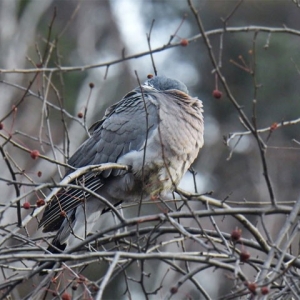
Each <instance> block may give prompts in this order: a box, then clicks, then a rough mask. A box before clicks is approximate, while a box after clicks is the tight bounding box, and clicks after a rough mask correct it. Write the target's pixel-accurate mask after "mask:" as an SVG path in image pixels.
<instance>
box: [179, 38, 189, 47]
mask: <svg viewBox="0 0 300 300" xmlns="http://www.w3.org/2000/svg"><path fill="white" fill-rule="evenodd" d="M188 44H189V41H188V40H187V39H182V40H181V41H180V45H181V46H183V47H186V46H187V45H188Z"/></svg>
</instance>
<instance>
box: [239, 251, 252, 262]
mask: <svg viewBox="0 0 300 300" xmlns="http://www.w3.org/2000/svg"><path fill="white" fill-rule="evenodd" d="M249 258H250V253H249V252H248V251H246V250H243V251H241V253H240V261H241V262H245V261H247V260H248V259H249Z"/></svg>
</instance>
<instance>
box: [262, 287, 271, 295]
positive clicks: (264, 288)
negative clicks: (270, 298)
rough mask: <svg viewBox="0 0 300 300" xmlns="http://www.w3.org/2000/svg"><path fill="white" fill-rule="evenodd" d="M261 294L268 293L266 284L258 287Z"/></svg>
mask: <svg viewBox="0 0 300 300" xmlns="http://www.w3.org/2000/svg"><path fill="white" fill-rule="evenodd" d="M260 291H261V293H262V295H268V294H269V288H268V287H267V286H263V287H261V289H260Z"/></svg>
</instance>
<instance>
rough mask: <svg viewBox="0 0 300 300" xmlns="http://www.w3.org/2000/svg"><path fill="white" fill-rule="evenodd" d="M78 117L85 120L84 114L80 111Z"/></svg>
mask: <svg viewBox="0 0 300 300" xmlns="http://www.w3.org/2000/svg"><path fill="white" fill-rule="evenodd" d="M77 117H78V118H79V119H82V118H83V113H82V112H81V111H80V112H79V113H78V114H77Z"/></svg>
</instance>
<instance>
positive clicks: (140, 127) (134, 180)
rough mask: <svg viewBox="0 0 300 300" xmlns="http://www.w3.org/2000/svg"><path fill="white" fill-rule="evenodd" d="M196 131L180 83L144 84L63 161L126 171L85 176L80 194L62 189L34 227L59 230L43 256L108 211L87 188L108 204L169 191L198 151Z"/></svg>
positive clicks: (197, 118)
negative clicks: (122, 167) (117, 166)
mask: <svg viewBox="0 0 300 300" xmlns="http://www.w3.org/2000/svg"><path fill="white" fill-rule="evenodd" d="M203 129H204V127H203V117H202V102H201V101H200V100H199V99H197V98H193V97H191V96H189V94H188V90H187V87H186V86H185V85H184V84H183V83H182V82H180V81H178V80H175V79H170V78H167V77H164V76H156V77H152V78H150V79H148V80H147V81H146V82H145V83H144V84H142V85H141V86H139V87H137V88H135V89H134V90H133V91H131V92H129V93H128V94H127V95H125V96H124V98H123V99H122V100H121V101H119V102H117V103H116V104H114V105H112V106H111V107H109V108H108V109H107V110H106V112H105V116H104V117H103V118H102V119H101V120H100V121H98V122H96V123H95V124H94V125H93V126H92V127H91V129H90V130H91V137H90V138H89V139H87V140H86V141H85V142H84V143H83V144H82V145H81V146H80V147H79V149H78V150H77V151H76V152H75V154H74V155H73V156H72V157H71V158H70V160H69V162H68V163H69V165H70V166H72V167H74V168H80V167H83V166H88V165H96V164H103V163H120V164H124V165H127V166H129V169H128V170H120V169H109V170H105V171H103V172H101V173H100V174H99V173H93V172H90V173H87V174H85V175H82V176H80V177H79V178H77V179H76V180H75V182H74V184H77V185H79V186H80V187H83V188H84V189H83V188H81V189H76V188H66V189H64V190H63V192H61V193H59V194H58V195H56V196H55V197H53V199H52V200H51V201H50V203H49V204H48V206H47V207H46V210H45V212H44V215H43V217H42V220H41V222H40V224H39V226H40V227H43V231H44V232H50V231H57V230H58V232H57V235H56V237H55V238H54V240H53V241H52V246H50V247H49V248H48V249H49V251H51V252H59V250H64V249H65V248H66V246H67V247H71V246H74V245H76V243H79V242H81V241H82V240H84V239H85V238H86V235H87V234H89V233H91V232H93V230H95V228H94V225H95V223H96V221H98V219H99V217H100V216H101V214H103V213H104V212H105V211H107V210H108V208H107V206H106V205H105V203H103V201H101V199H100V198H99V199H98V198H97V197H95V195H91V194H90V193H89V192H88V191H89V190H90V191H93V192H96V193H97V194H99V195H100V196H101V197H102V198H103V197H104V198H105V199H107V200H108V201H109V202H110V203H111V204H112V205H118V204H119V203H121V202H129V201H140V200H142V199H147V198H148V199H149V198H150V197H157V196H164V194H166V193H167V192H170V191H172V190H174V189H175V188H176V186H177V184H178V183H179V181H180V180H181V178H182V176H183V175H184V173H185V172H186V171H187V169H188V168H189V167H190V165H191V164H192V163H193V161H194V160H195V159H196V157H197V155H198V152H199V150H200V148H201V147H202V145H203ZM71 172H72V170H67V172H66V175H68V174H70V173H71Z"/></svg>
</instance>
